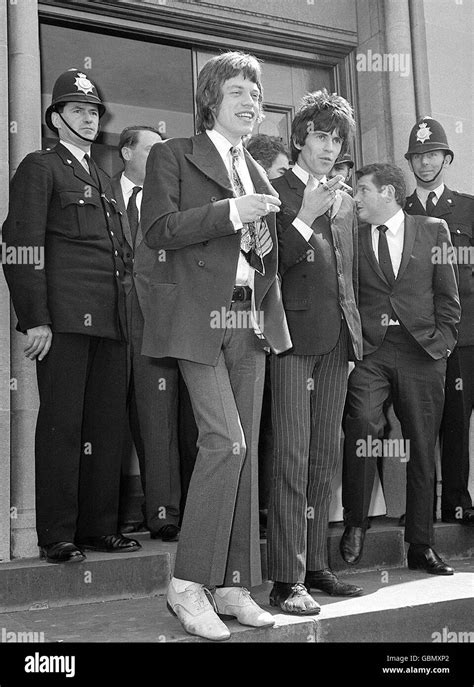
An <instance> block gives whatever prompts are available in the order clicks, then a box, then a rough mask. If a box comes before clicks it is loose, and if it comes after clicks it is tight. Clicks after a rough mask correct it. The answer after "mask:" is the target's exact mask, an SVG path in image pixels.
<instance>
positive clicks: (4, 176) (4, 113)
mask: <svg viewBox="0 0 474 687" xmlns="http://www.w3.org/2000/svg"><path fill="white" fill-rule="evenodd" d="M0 82H1V83H3V84H6V83H7V82H8V48H7V6H6V4H4V3H2V4H1V5H0ZM0 150H3V151H8V91H7V89H6V88H5V89H4V90H3V92H2V93H1V94H0ZM8 176H9V169H8V155H2V156H0V225H1V223H2V222H3V220H4V218H5V216H6V214H7V207H8ZM9 321H10V297H9V294H8V288H7V285H6V282H5V279H4V277H3V270H0V322H2V323H3V326H2V327H1V329H0V436H1V437H2V439H1V442H0V561H5V560H9V558H10V328H9V326H8V322H9Z"/></svg>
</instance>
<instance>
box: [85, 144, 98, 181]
mask: <svg viewBox="0 0 474 687" xmlns="http://www.w3.org/2000/svg"><path fill="white" fill-rule="evenodd" d="M83 159H84V160H85V161H86V162H87V166H88V167H89V174H90V175H91V177H92V178H93V180H94V182H95V184H96V186H98V187H99V188H100V181H99V175H98V174H97V170H96V168H95V163H94V161H93V160H92V158H91V157H90V156H89V155H88V154H87V153H86V154H85V155H84V158H83Z"/></svg>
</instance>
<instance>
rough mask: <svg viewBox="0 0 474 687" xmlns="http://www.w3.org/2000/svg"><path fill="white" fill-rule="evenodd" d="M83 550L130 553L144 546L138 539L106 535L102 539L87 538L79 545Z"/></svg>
mask: <svg viewBox="0 0 474 687" xmlns="http://www.w3.org/2000/svg"><path fill="white" fill-rule="evenodd" d="M77 545H78V546H80V547H81V548H83V549H90V550H91V551H104V552H105V553H129V552H130V551H138V549H141V548H142V545H141V544H140V543H139V542H137V540H136V539H129V538H128V537H122V536H121V535H120V534H105V535H103V536H101V537H86V538H85V539H83V540H82V541H80V542H78V544H77Z"/></svg>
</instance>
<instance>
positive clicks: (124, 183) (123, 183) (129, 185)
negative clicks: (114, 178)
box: [120, 172, 143, 220]
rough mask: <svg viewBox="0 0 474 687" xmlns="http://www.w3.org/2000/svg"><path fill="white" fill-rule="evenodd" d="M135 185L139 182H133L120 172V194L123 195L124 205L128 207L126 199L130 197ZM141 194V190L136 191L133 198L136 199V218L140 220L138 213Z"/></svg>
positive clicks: (140, 206) (140, 205)
mask: <svg viewBox="0 0 474 687" xmlns="http://www.w3.org/2000/svg"><path fill="white" fill-rule="evenodd" d="M135 186H139V184H134V183H133V181H130V179H129V178H128V177H126V176H125V174H124V173H123V172H122V175H121V177H120V187H121V189H122V195H123V200H124V203H125V207H128V201H129V200H130V198H131V196H132V191H133V189H134V188H135ZM142 196H143V190H141V191H138V193H137V195H136V196H135V200H136V203H137V208H138V220H140V213H141V208H142Z"/></svg>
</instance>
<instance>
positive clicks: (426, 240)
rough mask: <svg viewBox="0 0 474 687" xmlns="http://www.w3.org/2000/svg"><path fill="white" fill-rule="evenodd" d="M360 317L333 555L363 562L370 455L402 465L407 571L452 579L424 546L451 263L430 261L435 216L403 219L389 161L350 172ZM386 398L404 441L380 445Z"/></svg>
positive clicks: (453, 326) (449, 342)
mask: <svg viewBox="0 0 474 687" xmlns="http://www.w3.org/2000/svg"><path fill="white" fill-rule="evenodd" d="M357 177H358V184H357V193H356V195H355V201H356V204H357V209H358V214H359V218H360V220H361V221H362V222H363V224H361V225H360V226H359V312H360V316H361V321H362V333H363V338H364V357H363V360H361V361H357V362H356V365H355V368H354V370H353V371H352V373H351V375H350V377H349V387H348V393H347V406H346V408H347V413H346V416H345V423H344V434H345V449H344V470H343V482H342V504H343V507H344V520H345V524H346V528H345V530H344V534H343V537H342V539H341V544H340V549H341V555H342V557H343V558H344V560H345V561H346V562H347V563H349V564H351V565H355V564H357V563H358V561H359V560H360V558H361V556H362V551H363V545H364V539H365V532H366V529H367V515H368V509H369V504H370V498H371V494H372V487H373V481H374V475H375V470H376V464H377V457H385V458H387V459H391V460H397V459H398V460H402V461H403V462H406V463H407V499H406V501H407V509H406V528H405V540H406V541H407V542H408V544H409V548H408V554H407V559H408V567H409V568H411V569H420V570H424V571H425V572H428V573H431V574H434V575H452V574H453V569H452V568H451V567H450V566H449V565H447V564H446V563H445V562H444V561H443V560H442V559H441V558H440V557H439V556H438V554H437V553H436V551H435V550H434V548H433V545H434V534H433V517H432V513H433V494H434V474H435V462H434V447H435V444H436V439H437V434H438V431H439V426H440V422H441V416H442V412H443V402H444V379H445V374H446V360H447V358H448V356H449V355H450V353H451V351H452V350H453V348H454V345H455V342H456V336H457V324H458V322H459V314H460V306H459V296H458V290H457V284H456V274H455V269H454V266H453V264H451V262H445V263H441V264H440V263H439V262H437V261H436V260H435V259H433V256H434V255H435V254H436V252H437V251H438V250H441V251H442V250H443V248H444V249H448V248H449V247H451V241H450V238H449V232H448V228H447V226H446V224H445V222H444V221H443V220H439V219H434V218H428V217H410V216H409V215H406V214H405V213H404V212H403V210H402V208H403V206H404V204H405V198H406V188H405V181H404V177H403V172H402V171H401V170H400V169H399V168H398V167H396V166H394V165H389V164H381V163H380V164H379V163H376V164H373V165H367V166H366V167H363V168H362V169H360V170H359V171H358V172H357ZM389 397H391V399H392V401H393V406H394V410H395V412H396V414H397V417H398V418H399V420H400V424H401V429H402V434H403V439H402V440H399V442H398V445H397V446H396V447H395V448H394V447H393V441H394V440H389V442H388V443H386V442H385V441H384V440H383V437H384V426H385V415H384V404H385V403H386V401H387V399H388V398H389Z"/></svg>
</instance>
